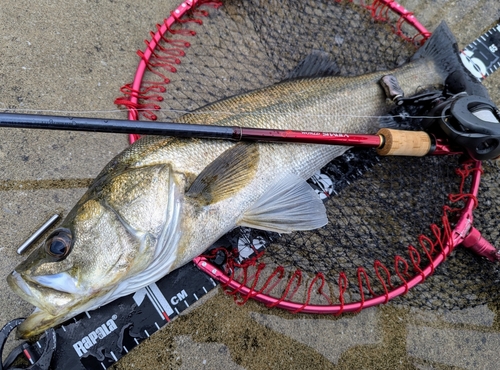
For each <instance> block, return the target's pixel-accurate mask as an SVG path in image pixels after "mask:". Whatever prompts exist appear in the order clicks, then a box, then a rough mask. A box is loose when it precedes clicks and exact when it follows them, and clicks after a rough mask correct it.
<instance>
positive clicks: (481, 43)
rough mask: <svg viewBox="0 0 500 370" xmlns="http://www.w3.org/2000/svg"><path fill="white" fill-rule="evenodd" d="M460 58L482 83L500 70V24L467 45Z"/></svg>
mask: <svg viewBox="0 0 500 370" xmlns="http://www.w3.org/2000/svg"><path fill="white" fill-rule="evenodd" d="M460 57H461V59H462V62H463V64H464V65H465V67H466V68H467V69H468V70H469V71H470V72H471V73H472V74H473V75H474V76H476V77H477V78H478V79H479V80H481V81H482V80H484V79H485V78H486V77H488V76H489V75H490V74H492V73H493V72H495V71H496V70H497V69H498V68H500V23H499V24H497V25H496V26H495V27H493V28H491V29H489V30H488V31H486V32H485V33H484V34H482V35H481V36H479V37H478V38H477V39H476V40H474V41H472V42H471V43H470V44H469V45H467V46H466V47H465V49H464V50H462V52H461V54H460Z"/></svg>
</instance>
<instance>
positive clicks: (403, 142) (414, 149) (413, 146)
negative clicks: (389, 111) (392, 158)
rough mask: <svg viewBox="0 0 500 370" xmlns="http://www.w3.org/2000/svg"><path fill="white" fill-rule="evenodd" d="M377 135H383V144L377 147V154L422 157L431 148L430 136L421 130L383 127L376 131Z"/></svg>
mask: <svg viewBox="0 0 500 370" xmlns="http://www.w3.org/2000/svg"><path fill="white" fill-rule="evenodd" d="M377 135H381V136H383V137H384V140H383V145H382V146H381V147H380V148H378V149H377V153H378V154H379V155H406V156H411V157H423V156H424V155H426V154H428V153H429V151H430V150H431V145H432V143H431V138H430V137H429V135H428V134H426V133H425V132H422V131H403V130H391V129H388V128H383V129H381V130H379V132H377Z"/></svg>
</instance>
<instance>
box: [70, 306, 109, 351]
mask: <svg viewBox="0 0 500 370" xmlns="http://www.w3.org/2000/svg"><path fill="white" fill-rule="evenodd" d="M114 320H116V315H113V316H112V318H111V319H109V320H108V321H106V323H105V324H102V325H101V326H99V327H98V328H96V329H95V330H94V331H91V332H90V333H88V334H87V335H86V336H84V337H83V338H82V339H81V340H79V341H78V342H76V343H75V344H73V348H74V349H75V351H76V353H77V354H78V357H82V356H83V355H84V354H85V353H87V350H88V349H90V348H92V346H94V345H95V344H96V343H97V341H98V340H99V339H102V338H104V337H107V336H108V335H109V334H110V333H111V332H112V331H114V330H116V329H117V326H116V324H115V321H114Z"/></svg>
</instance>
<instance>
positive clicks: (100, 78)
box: [0, 0, 500, 369]
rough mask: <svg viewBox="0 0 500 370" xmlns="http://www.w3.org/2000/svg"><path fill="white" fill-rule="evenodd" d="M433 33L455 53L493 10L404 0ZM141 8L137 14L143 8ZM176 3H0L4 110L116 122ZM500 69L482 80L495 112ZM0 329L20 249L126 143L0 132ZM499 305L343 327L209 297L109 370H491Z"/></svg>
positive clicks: (0, 100) (369, 316) (381, 313)
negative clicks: (123, 96) (443, 34)
mask: <svg viewBox="0 0 500 370" xmlns="http://www.w3.org/2000/svg"><path fill="white" fill-rule="evenodd" d="M401 3H402V4H403V5H405V7H406V8H408V9H411V10H413V11H414V12H415V14H416V15H417V16H418V18H419V19H420V21H421V22H422V23H423V24H424V25H426V27H428V28H429V29H430V30H432V29H433V28H434V27H435V26H436V25H437V24H438V23H439V21H440V20H441V19H445V20H446V21H447V22H448V24H449V25H450V26H451V28H452V30H453V32H454V33H455V34H456V35H457V37H458V39H459V42H460V43H461V46H464V45H465V44H466V43H467V41H469V40H473V39H474V38H475V37H477V35H479V34H480V33H481V32H483V31H484V30H485V29H486V27H488V26H490V25H492V24H493V22H495V21H496V20H498V18H499V15H500V13H499V8H498V3H497V1H496V0H463V1H460V2H457V1H451V0H438V1H435V0H424V1H417V0H406V1H401ZM139 4H140V5H139ZM176 4H177V1H175V0H174V1H172V0H168V1H153V0H144V1H141V2H137V1H132V0H123V1H118V2H116V1H112V0H110V1H97V0H95V1H94V0H93V1H91V0H85V1H77V0H68V1H64V2H63V1H60V2H56V1H51V0H42V1H37V2H33V1H27V0H3V1H2V3H1V4H0V110H2V109H4V108H9V109H15V110H19V111H22V112H26V111H27V112H32V111H37V110H43V111H44V112H45V113H46V114H47V113H48V112H47V111H53V114H63V115H84V116H96V117H105V116H106V117H110V118H111V117H113V118H125V117H126V114H125V113H123V112H122V113H116V112H115V111H114V110H115V109H116V107H115V105H114V104H113V100H114V98H116V97H117V96H118V95H119V88H120V86H121V85H123V84H124V83H126V82H129V81H130V80H131V77H132V76H133V73H134V71H135V67H136V65H137V61H138V58H137V56H136V54H135V51H136V50H137V49H142V48H143V46H144V44H143V39H144V38H147V37H148V31H149V30H150V29H154V25H155V23H157V22H159V21H161V20H162V19H163V17H165V16H167V15H168V14H169V11H170V10H172V9H173V8H174V7H175V6H174V5H176ZM499 79H500V73H499V74H498V75H497V76H494V77H493V78H492V80H490V81H488V87H489V89H490V92H491V94H492V96H493V98H494V99H495V101H496V102H497V103H500V98H499V90H498V81H499ZM0 135H1V139H0V326H1V325H3V324H4V323H5V322H7V321H9V320H11V319H13V318H15V317H19V316H26V315H27V314H29V313H30V312H31V310H32V307H31V306H30V305H29V304H28V303H25V302H23V301H22V300H21V299H20V298H18V297H17V296H16V295H15V294H14V293H13V292H12V291H11V290H10V289H9V287H8V286H7V284H6V281H5V277H6V276H7V275H8V274H9V273H10V271H12V269H13V268H14V267H15V266H16V265H17V264H18V263H19V262H20V261H21V260H23V258H24V257H23V256H19V255H17V254H16V248H17V246H18V245H20V244H21V243H22V242H23V241H24V239H26V238H27V237H28V236H29V235H31V233H32V232H33V231H34V230H35V229H36V228H37V227H38V226H39V225H40V224H41V223H43V222H44V221H45V220H46V219H48V218H49V217H50V216H51V215H52V214H53V213H54V212H55V211H56V210H58V211H62V212H64V213H67V211H68V210H69V209H70V208H71V207H72V206H73V204H74V203H75V202H76V201H77V199H78V198H79V197H80V196H81V195H82V193H83V192H84V191H85V187H86V186H87V185H88V184H89V182H90V181H91V179H92V178H93V177H94V176H96V174H97V173H98V172H99V171H100V170H101V169H102V167H103V166H104V165H105V164H106V163H107V162H108V161H109V160H110V159H111V158H112V157H113V156H114V155H115V154H117V153H118V152H120V151H121V150H122V149H124V148H125V147H126V146H127V139H126V137H125V136H124V135H113V134H89V133H70V132H54V131H29V130H20V129H0ZM497 309H498V304H490V305H484V306H478V307H473V308H470V309H465V310H461V311H450V312H446V311H440V312H434V311H430V310H419V309H414V308H408V307H404V306H395V305H391V304H389V305H387V306H384V307H379V308H373V309H369V310H366V311H363V312H361V313H360V314H358V315H350V316H349V315H347V316H343V317H341V318H333V317H323V316H314V315H311V316H305V315H290V314H288V313H285V312H282V311H279V310H269V309H266V308H264V307H263V306H261V305H259V304H257V303H255V302H250V303H248V304H247V305H245V306H237V305H235V304H234V303H233V301H232V298H231V297H227V296H225V295H224V294H222V292H221V291H220V290H217V291H216V292H215V293H213V294H210V295H209V297H208V298H207V299H205V300H204V302H203V304H198V305H197V306H196V307H194V308H193V309H192V310H190V312H189V313H188V314H186V315H183V316H182V317H180V318H178V319H177V320H175V321H174V322H173V323H172V324H171V325H168V326H167V327H166V328H164V329H162V330H161V331H160V332H158V333H157V334H155V335H153V336H152V338H151V339H150V340H148V341H146V342H145V343H143V344H141V346H140V347H139V348H138V349H136V350H134V351H132V352H131V353H130V354H129V355H127V356H126V357H125V358H124V359H123V360H121V361H120V362H119V363H118V364H117V365H116V368H117V369H136V368H139V369H145V368H165V369H169V368H181V369H192V368H195V369H196V368H206V369H233V368H234V369H266V368H283V369H291V368H297V369H299V368H306V367H307V368H322V369H323V368H325V369H327V368H331V369H361V368H366V369H373V368H380V369H408V368H410V369H411V368H415V369H496V368H498V364H497V361H498V348H500V324H499V322H500V320H499V313H498V311H497Z"/></svg>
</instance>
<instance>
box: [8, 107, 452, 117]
mask: <svg viewBox="0 0 500 370" xmlns="http://www.w3.org/2000/svg"><path fill="white" fill-rule="evenodd" d="M137 111H138V112H141V111H147V109H138V110H137ZM166 111H168V112H170V113H179V114H191V115H205V116H206V115H211V116H217V115H233V114H238V115H240V116H267V117H273V116H274V117H277V116H281V117H283V116H288V117H311V118H314V117H339V118H373V119H381V118H405V119H408V118H412V119H413V118H414V119H433V118H435V116H427V115H407V114H404V115H401V114H398V115H390V114H387V115H381V116H366V115H356V114H333V115H331V114H330V115H327V114H304V113H292V112H283V113H280V114H279V115H278V114H275V113H252V112H232V111H210V112H196V111H187V110H180V109H163V110H162V111H160V112H158V113H157V115H158V119H157V120H161V118H167V117H169V115H168V114H167V113H166ZM1 113H57V114H78V115H82V114H100V113H116V114H122V115H123V113H126V112H125V111H124V110H123V109H113V110H111V109H110V110H86V111H70V110H55V109H29V108H8V109H3V112H0V114H1ZM444 117H450V116H444Z"/></svg>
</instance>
